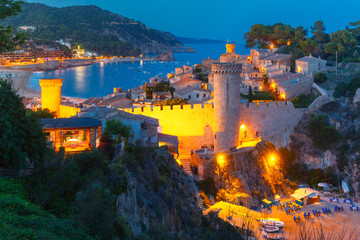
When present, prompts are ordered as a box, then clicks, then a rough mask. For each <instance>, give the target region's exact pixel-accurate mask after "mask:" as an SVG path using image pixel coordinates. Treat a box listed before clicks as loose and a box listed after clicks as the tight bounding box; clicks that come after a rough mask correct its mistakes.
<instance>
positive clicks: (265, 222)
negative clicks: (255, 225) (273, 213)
mask: <svg viewBox="0 0 360 240" xmlns="http://www.w3.org/2000/svg"><path fill="white" fill-rule="evenodd" d="M260 223H261V225H263V226H265V225H268V226H275V227H278V228H283V227H285V223H284V222H282V221H274V220H260Z"/></svg>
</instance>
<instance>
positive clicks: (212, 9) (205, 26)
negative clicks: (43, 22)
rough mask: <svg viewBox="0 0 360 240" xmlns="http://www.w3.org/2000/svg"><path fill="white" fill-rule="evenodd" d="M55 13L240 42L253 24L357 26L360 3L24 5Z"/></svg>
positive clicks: (233, 0)
mask: <svg viewBox="0 0 360 240" xmlns="http://www.w3.org/2000/svg"><path fill="white" fill-rule="evenodd" d="M28 2H38V3H44V4H47V5H50V6H55V7H64V6H71V5H96V6H99V7H100V8H103V9H106V10H109V11H111V12H114V13H118V14H120V15H122V16H124V17H127V18H131V19H134V20H136V21H141V22H142V23H144V24H145V25H147V26H149V27H151V28H155V29H159V30H163V31H169V32H171V33H173V34H174V35H176V36H182V37H193V38H208V39H219V40H231V41H238V42H244V39H243V35H244V34H245V33H246V32H247V31H249V30H250V28H251V26H252V25H254V24H258V23H259V24H267V25H270V24H274V23H279V22H281V23H284V24H289V25H291V26H293V27H297V26H299V25H301V26H304V27H307V28H309V29H310V26H311V25H312V24H313V23H314V22H315V21H317V20H322V21H324V23H325V25H326V26H327V32H334V31H336V30H339V29H343V28H344V27H345V26H346V25H348V24H349V22H354V21H357V20H360V14H359V9H360V0H342V1H339V0H301V1H300V0H297V1H295V0H287V1H285V0H273V1H269V0H256V1H253V0H227V1H222V0H217V1H214V0H181V1H174V0H126V1H124V0H28Z"/></svg>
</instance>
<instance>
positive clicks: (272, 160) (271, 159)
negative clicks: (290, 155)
mask: <svg viewBox="0 0 360 240" xmlns="http://www.w3.org/2000/svg"><path fill="white" fill-rule="evenodd" d="M277 162H278V158H277V156H276V155H275V154H270V155H269V157H268V164H269V166H271V167H274V166H276V164H277Z"/></svg>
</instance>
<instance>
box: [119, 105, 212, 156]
mask: <svg viewBox="0 0 360 240" xmlns="http://www.w3.org/2000/svg"><path fill="white" fill-rule="evenodd" d="M121 110H123V111H126V112H129V113H133V114H141V115H144V116H148V117H152V118H157V119H159V125H160V127H159V128H160V129H159V130H160V131H159V132H161V133H165V134H169V135H174V136H177V137H178V140H179V153H180V155H181V158H190V152H191V150H192V149H193V150H194V151H195V150H196V149H199V148H201V146H203V145H207V146H208V147H211V145H213V144H214V137H213V129H214V108H213V105H212V104H194V105H190V104H187V105H184V106H183V107H182V109H181V106H180V105H175V106H173V107H172V108H171V107H170V106H164V107H163V108H162V107H160V106H156V107H145V108H133V109H131V108H127V109H121Z"/></svg>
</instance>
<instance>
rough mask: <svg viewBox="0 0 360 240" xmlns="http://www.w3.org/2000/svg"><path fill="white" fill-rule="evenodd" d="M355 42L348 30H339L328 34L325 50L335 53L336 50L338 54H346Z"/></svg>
mask: <svg viewBox="0 0 360 240" xmlns="http://www.w3.org/2000/svg"><path fill="white" fill-rule="evenodd" d="M356 44H357V41H356V39H355V38H354V37H353V35H352V34H351V32H350V31H349V30H339V31H336V32H334V33H331V34H330V42H329V43H328V44H326V45H325V52H326V53H331V54H335V53H336V51H337V52H338V53H340V54H343V55H345V54H347V53H349V52H350V51H351V49H353V48H354V47H355V46H356Z"/></svg>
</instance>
